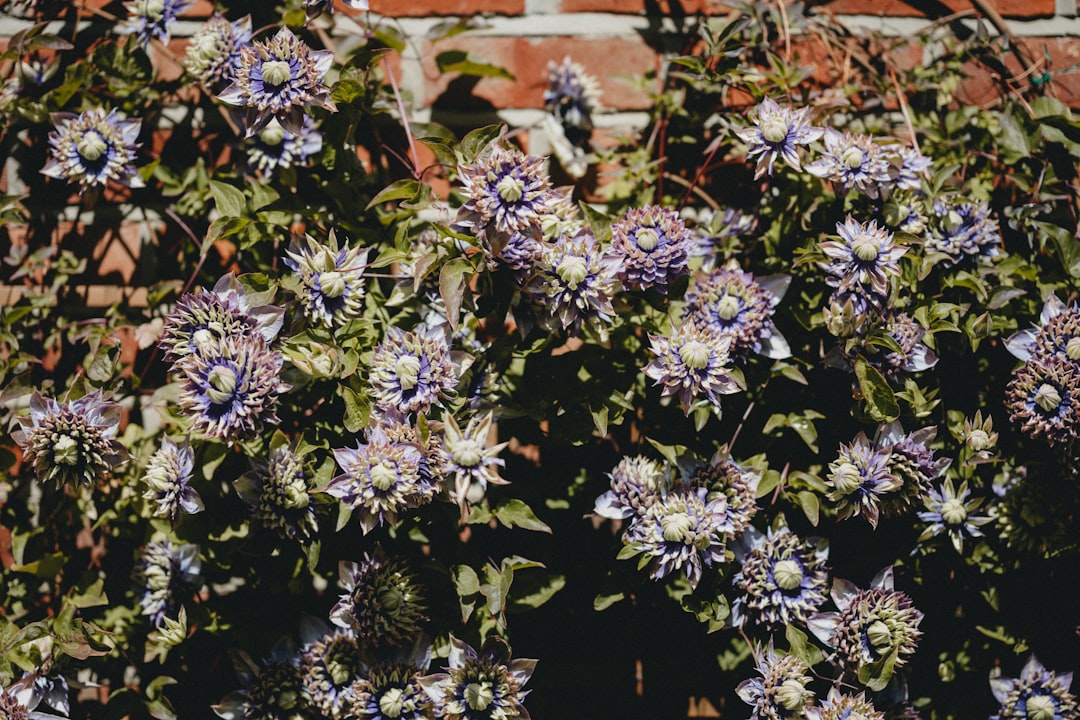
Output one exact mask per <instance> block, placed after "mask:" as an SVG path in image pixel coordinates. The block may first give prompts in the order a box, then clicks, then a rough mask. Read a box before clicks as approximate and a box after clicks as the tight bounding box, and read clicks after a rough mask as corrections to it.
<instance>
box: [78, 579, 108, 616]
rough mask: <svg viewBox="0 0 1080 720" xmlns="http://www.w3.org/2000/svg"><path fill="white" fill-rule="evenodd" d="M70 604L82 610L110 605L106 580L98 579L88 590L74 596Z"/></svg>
mask: <svg viewBox="0 0 1080 720" xmlns="http://www.w3.org/2000/svg"><path fill="white" fill-rule="evenodd" d="M70 602H71V604H72V605H74V606H75V607H77V608H80V609H82V608H88V607H99V606H101V605H108V604H109V598H108V597H106V596H105V579H104V578H98V579H97V580H95V581H94V582H93V583H92V584H91V585H90V587H88V588H86V590H84V591H82V592H81V593H77V594H75V595H72V596H71V600H70Z"/></svg>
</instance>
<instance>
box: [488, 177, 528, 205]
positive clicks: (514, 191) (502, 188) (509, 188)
mask: <svg viewBox="0 0 1080 720" xmlns="http://www.w3.org/2000/svg"><path fill="white" fill-rule="evenodd" d="M495 189H496V190H498V191H499V197H501V198H502V199H503V200H505V201H506V202H517V201H518V200H520V199H521V196H522V195H524V194H525V183H523V182H521V180H519V179H517V178H516V177H514V176H513V175H503V177H502V179H501V180H499V182H498V183H496V184H495Z"/></svg>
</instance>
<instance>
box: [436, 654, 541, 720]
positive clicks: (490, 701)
mask: <svg viewBox="0 0 1080 720" xmlns="http://www.w3.org/2000/svg"><path fill="white" fill-rule="evenodd" d="M448 660H449V665H448V666H447V667H446V672H444V673H434V674H432V675H427V676H425V677H422V678H420V683H421V685H422V686H423V688H424V691H425V692H426V693H427V694H428V696H429V697H430V698H431V700H432V702H433V703H434V704H435V716H436V717H439V718H445V720H529V711H528V710H526V709H525V706H524V705H523V704H522V701H523V700H524V699H525V696H526V695H527V694H528V692H529V691H528V690H523V689H522V687H523V686H524V685H525V683H527V682H528V681H529V678H531V677H532V674H533V670H534V669H535V668H536V660H525V659H520V658H519V659H517V660H511V659H510V646H509V645H507V644H506V641H505V640H503V639H502V638H500V637H498V636H493V637H491V638H490V639H488V641H487V642H486V643H484V646H483V647H482V648H481V649H480V652H477V651H476V650H474V649H473V648H472V647H471V646H470V645H468V644H467V643H465V642H463V641H462V640H459V639H457V638H456V637H454V636H453V635H451V636H450V657H449V658H448Z"/></svg>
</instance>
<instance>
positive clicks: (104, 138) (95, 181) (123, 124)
mask: <svg viewBox="0 0 1080 720" xmlns="http://www.w3.org/2000/svg"><path fill="white" fill-rule="evenodd" d="M49 119H50V120H52V123H53V125H54V126H55V127H56V130H55V131H54V132H51V133H49V147H50V157H49V162H48V163H46V164H45V167H44V168H42V170H41V172H42V173H43V174H45V175H48V176H49V177H53V178H57V179H59V180H66V181H68V182H74V183H77V184H78V185H79V194H80V195H81V194H82V193H84V192H86V191H87V190H98V189H100V188H103V187H105V186H106V185H108V183H109V181H110V180H112V181H113V182H115V183H117V184H119V185H123V186H125V187H129V188H140V187H143V179H142V177H141V176H140V175H139V171H138V170H136V169H135V149H136V148H137V147H138V144H137V143H136V142H135V140H136V139H137V138H138V137H139V130H140V129H141V127H142V121H141V120H121V119H119V118H118V117H117V115H116V110H110V111H109V112H108V113H106V112H105V111H104V110H103V109H101V108H96V109H94V110H87V111H86V112H83V113H80V114H78V115H76V114H74V113H53V114H52V115H50V116H49Z"/></svg>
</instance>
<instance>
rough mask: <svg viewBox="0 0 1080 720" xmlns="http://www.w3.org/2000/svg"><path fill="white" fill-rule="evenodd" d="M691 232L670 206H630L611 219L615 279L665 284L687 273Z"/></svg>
mask: <svg viewBox="0 0 1080 720" xmlns="http://www.w3.org/2000/svg"><path fill="white" fill-rule="evenodd" d="M693 250H694V235H693V233H691V232H690V230H688V229H687V227H686V223H684V222H683V221H682V219H681V218H680V217H679V216H678V214H677V213H675V211H673V210H668V209H667V208H662V207H659V206H658V205H647V206H645V207H642V208H631V209H630V210H628V211H626V213H625V214H624V215H623V216H622V217H620V218H618V219H617V220H615V221H614V222H613V223H611V246H610V247H609V248H608V253H609V254H610V255H611V256H612V257H614V258H615V261H616V264H617V267H618V276H619V280H621V281H622V283H623V285H624V286H625V287H628V288H638V289H641V290H644V289H646V288H651V287H655V288H657V289H658V290H660V291H661V292H666V291H667V288H668V286H669V285H671V284H672V283H673V282H675V281H676V280H677V279H679V278H680V277H683V276H684V275H686V274H687V272H688V268H689V262H690V253H691V252H692V251H693Z"/></svg>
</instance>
